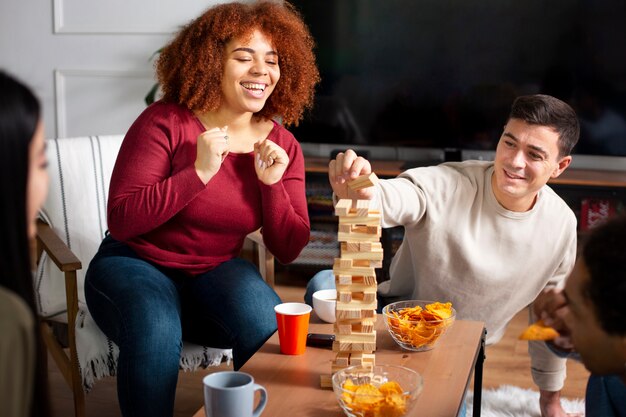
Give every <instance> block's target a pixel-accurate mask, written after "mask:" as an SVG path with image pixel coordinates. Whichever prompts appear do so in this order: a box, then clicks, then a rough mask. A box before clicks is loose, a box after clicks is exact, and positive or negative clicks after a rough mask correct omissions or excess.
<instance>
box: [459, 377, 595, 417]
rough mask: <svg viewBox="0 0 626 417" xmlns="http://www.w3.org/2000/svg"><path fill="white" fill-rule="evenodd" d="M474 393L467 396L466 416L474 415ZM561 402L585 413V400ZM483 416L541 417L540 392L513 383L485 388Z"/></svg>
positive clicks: (482, 407) (565, 407)
mask: <svg viewBox="0 0 626 417" xmlns="http://www.w3.org/2000/svg"><path fill="white" fill-rule="evenodd" d="M473 401H474V393H473V392H472V391H469V392H468V393H467V397H466V398H465V404H466V405H467V414H466V417H472V404H473ZM561 404H562V405H563V409H564V410H565V411H566V412H567V413H581V415H584V412H585V402H584V400H580V399H573V400H570V399H567V398H562V399H561ZM481 416H482V417H541V412H540V411H539V392H537V391H533V390H530V389H523V388H520V387H515V386H512V385H502V386H500V387H498V388H496V389H487V390H483V395H482V401H481Z"/></svg>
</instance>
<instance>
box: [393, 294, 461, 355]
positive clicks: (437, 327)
mask: <svg viewBox="0 0 626 417" xmlns="http://www.w3.org/2000/svg"><path fill="white" fill-rule="evenodd" d="M383 317H384V318H385V324H386V325H387V330H389V333H390V334H391V337H393V340H395V341H396V342H397V343H398V344H399V345H400V346H401V347H402V348H404V349H407V350H413V351H417V352H421V351H424V350H430V349H432V348H434V347H435V345H436V343H437V341H438V340H439V338H440V337H441V336H442V335H443V334H444V333H445V332H446V331H447V330H448V329H449V328H450V326H452V324H454V319H455V317H456V311H455V310H454V308H452V303H449V302H448V303H440V302H436V301H423V300H408V301H398V302H397V303H392V304H388V305H387V306H385V308H383Z"/></svg>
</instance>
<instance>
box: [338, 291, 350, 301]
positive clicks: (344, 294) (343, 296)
mask: <svg viewBox="0 0 626 417" xmlns="http://www.w3.org/2000/svg"><path fill="white" fill-rule="evenodd" d="M337 295H338V297H337V300H338V301H339V302H340V303H349V302H350V301H352V292H351V291H338V292H337Z"/></svg>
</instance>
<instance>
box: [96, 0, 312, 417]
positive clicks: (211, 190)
mask: <svg viewBox="0 0 626 417" xmlns="http://www.w3.org/2000/svg"><path fill="white" fill-rule="evenodd" d="M313 46H314V43H313V39H312V38H311V36H310V34H309V31H308V29H307V27H306V26H305V24H304V23H303V21H302V19H301V17H300V16H299V14H298V13H297V11H296V10H295V9H294V8H293V7H292V6H291V5H290V4H289V3H287V2H270V1H261V2H253V3H226V4H219V5H216V6H214V7H211V8H210V9H208V10H207V11H206V12H205V13H203V14H202V15H201V16H200V17H198V18H197V19H195V20H193V21H192V22H190V23H189V24H188V25H187V26H185V27H184V28H183V29H182V30H181V31H180V32H179V33H178V34H177V35H176V36H175V38H174V39H173V40H172V41H171V43H169V44H168V45H167V46H166V47H165V48H164V49H163V51H162V52H161V54H160V56H159V59H158V62H157V75H158V80H159V83H160V85H161V88H162V90H163V98H162V100H160V101H158V102H156V103H154V104H152V105H150V106H149V107H148V108H147V109H146V110H145V111H144V112H143V113H142V114H141V115H140V116H139V117H138V118H137V120H136V121H135V122H134V123H133V125H132V126H131V127H130V129H129V131H128V133H127V134H126V136H125V138H124V141H123V143H122V146H121V149H120V152H119V155H118V157H117V161H116V164H115V167H114V170H113V173H112V177H111V184H110V190H109V198H108V207H107V211H108V217H107V219H108V227H109V232H110V234H109V235H108V236H107V237H106V238H105V239H104V240H103V242H102V244H101V246H100V248H99V250H98V253H97V254H96V256H95V257H94V259H93V260H92V262H91V263H90V265H89V268H88V271H87V274H86V279H85V297H86V300H87V306H88V308H89V311H90V313H91V314H92V316H93V318H94V320H95V322H96V323H97V324H98V326H99V327H100V329H102V331H103V332H104V333H105V334H106V335H107V336H108V337H109V338H110V339H112V340H113V341H114V342H115V343H116V344H117V345H118V346H119V349H120V355H119V361H118V367H117V375H118V377H117V387H118V397H119V401H120V407H121V410H122V414H123V415H124V416H131V415H132V416H150V417H157V416H171V415H172V414H173V409H174V397H175V392H176V384H177V379H178V369H179V358H180V353H181V349H182V341H183V339H184V340H186V341H189V342H193V343H196V344H201V345H205V346H213V347H217V348H232V349H233V359H234V368H235V369H239V368H241V366H242V365H243V364H245V363H246V361H247V360H248V359H249V358H250V357H251V356H252V355H253V354H254V353H255V352H256V351H257V350H258V349H259V348H260V347H261V346H262V345H263V343H264V342H265V341H266V340H267V339H268V338H269V337H270V336H271V335H272V334H273V333H274V332H275V331H276V318H275V313H274V306H275V305H277V304H279V303H280V302H281V300H280V298H279V297H278V295H277V294H276V292H275V291H274V290H273V289H272V288H270V287H269V286H268V285H267V284H266V283H265V281H264V280H263V279H262V277H261V275H260V273H259V271H258V269H257V268H256V267H255V266H254V265H253V264H252V263H250V262H248V261H245V260H243V259H241V258H238V255H239V253H240V251H241V249H242V246H243V243H244V240H245V238H246V236H247V235H248V234H249V233H251V232H253V231H255V230H257V229H259V228H262V234H263V241H264V242H265V245H266V246H267V248H268V249H269V250H270V251H271V252H272V253H273V254H274V255H275V256H276V258H277V259H278V260H279V261H280V262H282V263H289V262H291V261H293V260H294V259H295V258H296V257H297V256H298V255H299V253H300V251H301V250H302V249H303V248H304V246H305V245H306V244H307V243H308V240H309V233H310V224H309V217H308V213H307V203H306V196H305V188H304V187H305V183H304V156H303V154H302V149H301V147H300V145H299V143H298V142H297V141H296V139H295V138H294V136H293V135H292V134H291V133H290V132H288V131H287V130H286V129H285V127H284V125H290V124H296V123H297V122H298V121H299V119H300V118H301V116H302V114H303V112H304V110H305V109H306V108H308V107H310V106H311V105H312V103H313V97H314V89H315V85H316V84H317V83H318V81H319V74H318V70H317V67H316V65H315V57H314V54H313Z"/></svg>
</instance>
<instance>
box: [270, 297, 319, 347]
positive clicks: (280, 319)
mask: <svg viewBox="0 0 626 417" xmlns="http://www.w3.org/2000/svg"><path fill="white" fill-rule="evenodd" d="M274 311H275V312H276V324H278V340H279V341H280V352H281V353H284V354H285V355H302V354H303V353H304V350H305V348H306V335H307V333H308V332H309V317H310V316H311V306H309V305H307V304H304V303H283V304H279V305H277V306H276V307H274Z"/></svg>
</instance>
